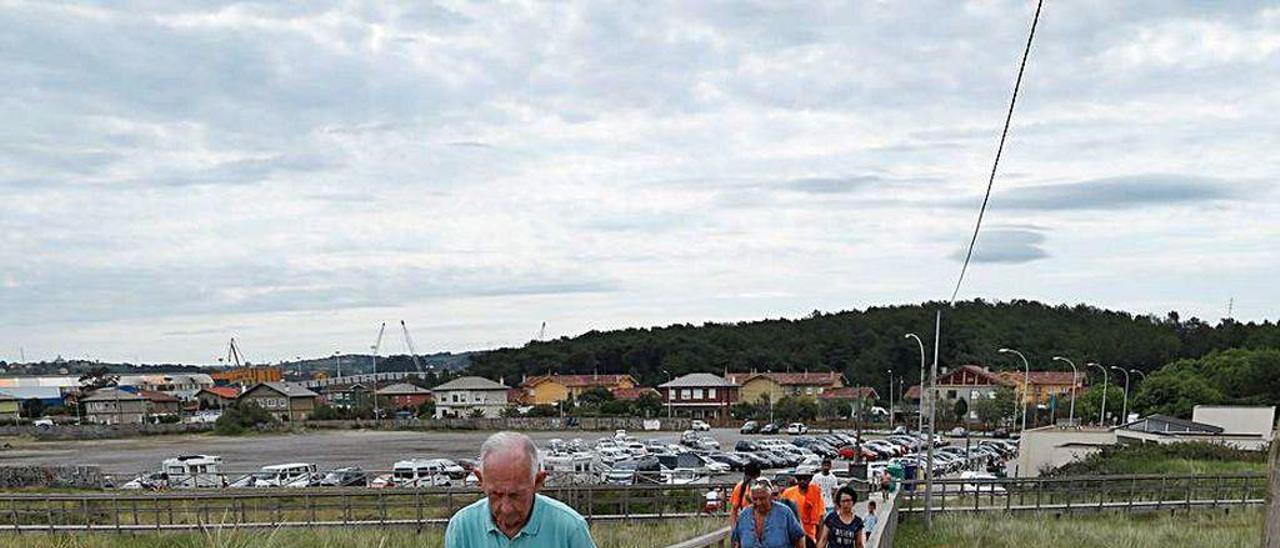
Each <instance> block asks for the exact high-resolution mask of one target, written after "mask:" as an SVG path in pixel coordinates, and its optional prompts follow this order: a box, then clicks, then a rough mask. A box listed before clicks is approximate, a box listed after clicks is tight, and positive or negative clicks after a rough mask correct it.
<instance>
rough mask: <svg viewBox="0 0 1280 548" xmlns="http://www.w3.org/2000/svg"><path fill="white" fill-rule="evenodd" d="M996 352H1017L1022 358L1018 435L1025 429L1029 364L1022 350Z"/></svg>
mask: <svg viewBox="0 0 1280 548" xmlns="http://www.w3.org/2000/svg"><path fill="white" fill-rule="evenodd" d="M997 352H999V353H1001V354H1017V355H1018V357H1019V358H1022V367H1023V369H1024V372H1023V374H1022V401H1020V402H1018V405H1020V406H1022V428H1021V429H1019V430H1018V433H1019V435H1021V434H1022V433H1023V432H1026V431H1027V400H1026V398H1027V393H1028V392H1029V390H1028V389H1029V388H1031V364H1029V363H1027V357H1026V356H1023V355H1022V352H1018V351H1017V350H1014V349H1012V348H1001V349H1000V350H997ZM1018 441H1019V443H1021V441H1022V440H1021V437H1019V440H1018Z"/></svg>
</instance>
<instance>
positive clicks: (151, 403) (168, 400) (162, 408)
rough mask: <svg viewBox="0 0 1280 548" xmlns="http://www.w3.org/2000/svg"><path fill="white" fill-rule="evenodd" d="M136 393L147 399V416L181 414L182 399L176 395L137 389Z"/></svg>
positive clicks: (176, 415) (177, 415)
mask: <svg viewBox="0 0 1280 548" xmlns="http://www.w3.org/2000/svg"><path fill="white" fill-rule="evenodd" d="M138 395H139V396H142V398H143V399H145V400H147V416H148V417H156V416H161V415H172V416H174V417H180V416H182V400H180V399H178V398H177V397H176V396H172V395H169V394H166V393H164V392H154V391H151V390H139V391H138Z"/></svg>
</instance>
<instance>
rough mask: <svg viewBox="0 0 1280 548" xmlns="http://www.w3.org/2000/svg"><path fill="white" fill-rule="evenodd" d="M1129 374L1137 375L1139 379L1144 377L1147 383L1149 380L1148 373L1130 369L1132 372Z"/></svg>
mask: <svg viewBox="0 0 1280 548" xmlns="http://www.w3.org/2000/svg"><path fill="white" fill-rule="evenodd" d="M1129 372H1130V373H1137V374H1138V376H1139V377H1142V380H1143V381H1146V380H1147V374H1146V373H1143V372H1141V371H1138V370H1137V369H1130V370H1129Z"/></svg>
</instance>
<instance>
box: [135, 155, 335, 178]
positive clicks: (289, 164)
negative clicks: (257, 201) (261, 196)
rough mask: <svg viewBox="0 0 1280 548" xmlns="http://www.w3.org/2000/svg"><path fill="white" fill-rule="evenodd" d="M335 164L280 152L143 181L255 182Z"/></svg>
mask: <svg viewBox="0 0 1280 548" xmlns="http://www.w3.org/2000/svg"><path fill="white" fill-rule="evenodd" d="M336 165H337V164H336V162H334V161H333V160H331V159H329V158H324V157H321V156H319V155H316V154H281V155H275V156H270V157H266V158H248V159H244V160H233V161H229V162H222V163H219V164H216V165H214V166H211V167H209V168H208V169H203V170H196V171H190V172H185V173H170V174H161V175H157V176H154V177H147V178H146V179H144V180H142V181H140V182H144V183H147V184H158V185H164V186H191V185H209V184H229V185H237V184H254V183H260V182H263V181H264V180H267V179H270V178H271V177H273V176H276V175H280V174H289V173H311V172H317V171H322V170H325V169H328V168H331V167H335V166H336Z"/></svg>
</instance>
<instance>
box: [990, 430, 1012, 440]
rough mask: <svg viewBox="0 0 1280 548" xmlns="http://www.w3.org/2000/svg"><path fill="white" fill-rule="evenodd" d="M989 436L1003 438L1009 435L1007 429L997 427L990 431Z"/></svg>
mask: <svg viewBox="0 0 1280 548" xmlns="http://www.w3.org/2000/svg"><path fill="white" fill-rule="evenodd" d="M991 437H993V438H1001V439H1005V438H1008V437H1009V431H1008V430H1005V429H1004V428H997V429H995V430H992V431H991Z"/></svg>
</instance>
